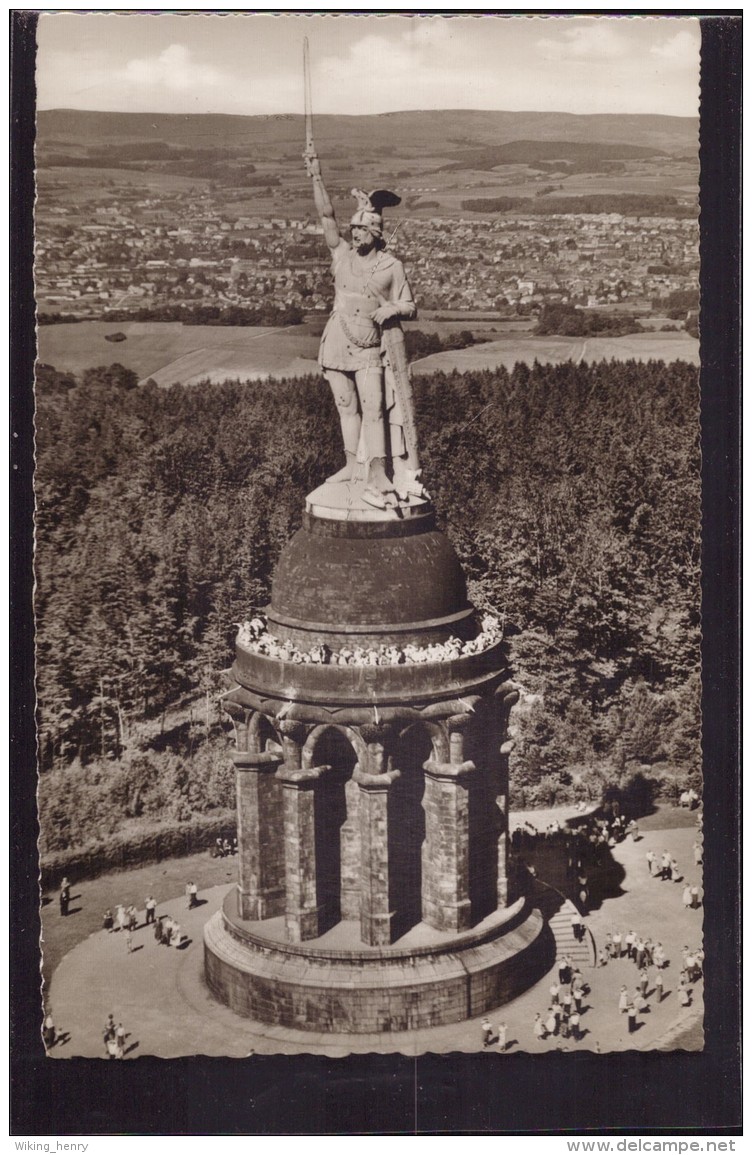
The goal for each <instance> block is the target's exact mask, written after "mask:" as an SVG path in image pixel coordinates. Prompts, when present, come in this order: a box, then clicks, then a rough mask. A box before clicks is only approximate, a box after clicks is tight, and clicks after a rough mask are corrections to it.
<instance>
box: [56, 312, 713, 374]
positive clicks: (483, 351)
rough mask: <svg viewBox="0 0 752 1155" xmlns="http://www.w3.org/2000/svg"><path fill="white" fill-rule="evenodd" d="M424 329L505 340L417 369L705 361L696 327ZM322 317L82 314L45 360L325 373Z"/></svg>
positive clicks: (158, 368)
mask: <svg viewBox="0 0 752 1155" xmlns="http://www.w3.org/2000/svg"><path fill="white" fill-rule="evenodd" d="M416 327H417V328H424V329H426V330H427V331H432V332H438V333H440V334H442V335H444V336H446V335H447V334H448V333H449V332H456V331H457V330H458V329H463V328H467V329H473V330H476V331H481V330H486V331H488V332H489V336H493V335H494V333H493V330H494V329H495V330H497V331H498V332H500V333H501V334H504V335H502V336H500V337H499V338H498V339H497V340H491V341H488V342H485V343H484V344H482V345H475V346H472V347H471V348H468V349H457V350H452V351H451V352H447V353H434V354H432V356H430V357H425V358H424V359H423V360H422V361H416V362H415V365H414V371H415V373H417V374H422V375H425V374H428V373H436V372H444V373H449V372H451V371H452V370H453V369H458V370H459V371H460V372H464V371H465V370H469V369H493V368H496V366H498V365H505V366H506V367H507V368H511V367H512V366H513V365H514V364H515V362H516V361H526V362H528V364H532V362H533V361H534V360H536V359H537V360H538V361H542V362H553V363H558V362H561V361H568V360H572V361H600V360H602V359H604V358H605V359H607V360H608V359H610V358H614V359H615V360H617V361H626V360H630V359H631V358H635V359H636V360H639V361H647V360H650V359H653V360H663V361H674V360H677V359H680V360H685V361H690V362H691V363H692V364H695V365H697V364H699V342H698V341H697V339H696V338H694V337H690V336H689V334H688V333H684V332H678V331H677V332H672V333H634V334H631V335H629V336H627V337H588V338H582V337H556V336H553V337H534V336H532V335H530V334H529V333H525V332H524V331H523V332H520V331H512V332H509V331H508V330H507V331H506V332H505V328H506V327H505V324H504V322H502V321H499V322H486V323H485V324H484V323H483V322H473V321H468V322H467V323H464V324H463V322H461V321H452V322H440V321H433V322H425V323H424V324H421V323H420V322H416ZM317 329H318V326H317V325H316V324H315V323H312V324H311V325H295V326H290V327H288V328H283V329H273V328H262V327H255V326H248V327H247V328H244V327H229V326H228V327H223V326H219V325H180V324H177V323H173V322H168V321H138V322H136V321H134V322H124V323H115V322H103V321H82V322H80V323H79V324H71V325H43V326H41V327H40V329H39V335H38V341H39V360H40V361H42V362H43V363H45V364H47V365H54V366H55V368H56V369H59V370H61V371H67V372H70V373H81V372H82V371H83V370H84V369H89V368H92V367H94V366H96V365H112V364H113V363H114V362H119V363H120V364H121V365H125V367H126V368H127V369H133V370H134V372H136V373H137V374H138V377H139V380H141V381H143V380H146V378H148V377H152V378H153V379H154V380H155V381H156V382H157V384H158V385H164V386H167V385H171V384H174V383H175V382H180V383H181V384H185V385H189V384H195V383H197V382H198V381H206V380H209V381H213V382H220V381H226V380H230V379H235V378H237V379H239V380H246V381H253V380H258V379H261V378H265V377H276V378H278V379H281V378H283V377H296V376H302V375H305V374H306V373H317V372H318V367H317V364H316V356H317V353H318V344H319V338H318V335H317V332H316V330H317ZM115 332H122V333H125V334H126V336H127V340H125V341H120V342H117V343H112V342H109V341H106V340H105V334H110V333H115Z"/></svg>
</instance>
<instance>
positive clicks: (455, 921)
mask: <svg viewBox="0 0 752 1155" xmlns="http://www.w3.org/2000/svg"><path fill="white" fill-rule="evenodd" d="M424 770H425V772H426V792H425V796H424V799H423V807H424V809H425V812H426V840H425V843H424V845H423V921H424V922H426V923H428V925H429V926H432V927H434V928H435V929H436V930H446V931H454V932H455V933H457V932H459V931H462V930H467V929H468V928H469V927H470V925H471V912H470V840H469V822H468V795H467V782H466V781H465V779H466V778H467V775H468V774H471V773H472V772H473V771H474V770H475V765H474V763H472V762H448V763H446V762H443V763H440V762H434V761H433V760H432V759H429V760H428V762H426V763H425V764H424Z"/></svg>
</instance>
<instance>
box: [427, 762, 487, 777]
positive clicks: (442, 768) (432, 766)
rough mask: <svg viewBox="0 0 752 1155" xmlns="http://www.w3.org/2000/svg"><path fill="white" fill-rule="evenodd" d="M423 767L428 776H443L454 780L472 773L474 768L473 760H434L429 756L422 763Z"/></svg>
mask: <svg viewBox="0 0 752 1155" xmlns="http://www.w3.org/2000/svg"><path fill="white" fill-rule="evenodd" d="M423 769H424V770H425V772H426V774H428V775H429V777H430V778H443V779H446V780H447V781H456V780H457V779H458V778H464V777H465V776H466V775H467V774H472V772H473V771H474V770H475V763H474V762H434V760H433V759H432V758H429V759H428V761H427V762H424V763H423Z"/></svg>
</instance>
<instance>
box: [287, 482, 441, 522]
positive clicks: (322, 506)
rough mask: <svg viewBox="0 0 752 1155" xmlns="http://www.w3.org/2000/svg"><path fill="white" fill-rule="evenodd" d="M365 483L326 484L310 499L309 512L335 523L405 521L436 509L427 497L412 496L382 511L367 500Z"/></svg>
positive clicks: (309, 497)
mask: <svg viewBox="0 0 752 1155" xmlns="http://www.w3.org/2000/svg"><path fill="white" fill-rule="evenodd" d="M366 489H367V486H366V483H365V482H364V481H337V482H331V481H325V482H324V484H323V485H320V486H319V487H318V489H314V490H313V492H312V493H309V494H308V497H307V498H306V512H307V513H310V514H313V515H314V516H315V517H325V518H329V519H331V520H333V521H404V520H405V519H409V518H412V517H418V516H420V515H422V514H425V513H427V512H429V511H430V510H432V508H433V507H432V505H431V502H430V501H429V500H428V499H427V498H425V497H409V498H408V499H407V501H401V502H399V504H397V505H395V506H387V508H385V509H381V508H379V507H378V506H375V505H373V504H371V503H370V502H369V501H367V500H366V499H365V498H364V497H363V494H364V492H365V491H366Z"/></svg>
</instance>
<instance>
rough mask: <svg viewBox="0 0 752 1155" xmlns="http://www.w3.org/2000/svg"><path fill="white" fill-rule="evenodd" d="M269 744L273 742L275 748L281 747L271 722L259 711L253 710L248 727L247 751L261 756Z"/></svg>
mask: <svg viewBox="0 0 752 1155" xmlns="http://www.w3.org/2000/svg"><path fill="white" fill-rule="evenodd" d="M269 742H273V743H274V745H275V746H280V745H281V743H280V738H279V734H278V733H277V730H276V729H275V727H274V726H273V724H272V722H271V720H270V719H269V718H267V716H266V714H262V713H261V711H260V710H255V711H254V713H253V717H252V718H251V721H250V723H249V726H248V749H249V750H250V751H252V752H253V753H254V754H263V753H265V751H266V750H267V748H268V743H269Z"/></svg>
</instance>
